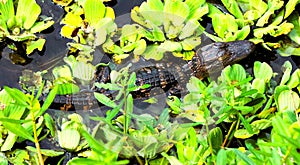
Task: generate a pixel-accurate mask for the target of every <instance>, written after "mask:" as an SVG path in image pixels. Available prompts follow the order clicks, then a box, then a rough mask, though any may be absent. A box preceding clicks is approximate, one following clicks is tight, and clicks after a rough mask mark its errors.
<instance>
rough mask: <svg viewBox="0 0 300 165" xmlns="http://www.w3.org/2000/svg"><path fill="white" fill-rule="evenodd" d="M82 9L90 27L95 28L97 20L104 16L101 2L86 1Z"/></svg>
mask: <svg viewBox="0 0 300 165" xmlns="http://www.w3.org/2000/svg"><path fill="white" fill-rule="evenodd" d="M83 8H84V12H85V13H84V14H85V19H86V20H87V22H88V23H89V24H90V25H91V26H92V27H95V26H96V25H97V24H98V22H99V20H101V19H102V18H104V16H105V10H106V8H105V6H104V4H103V2H102V1H98V0H86V1H85V3H84V7H83Z"/></svg>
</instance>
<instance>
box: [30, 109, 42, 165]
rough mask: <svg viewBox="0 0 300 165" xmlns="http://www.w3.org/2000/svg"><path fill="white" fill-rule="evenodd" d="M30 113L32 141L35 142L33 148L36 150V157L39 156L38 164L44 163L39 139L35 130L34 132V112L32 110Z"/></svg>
mask: <svg viewBox="0 0 300 165" xmlns="http://www.w3.org/2000/svg"><path fill="white" fill-rule="evenodd" d="M30 113H31V120H32V129H33V137H34V143H35V148H36V150H37V154H38V157H39V164H40V165H44V159H43V156H42V152H41V148H40V143H39V139H38V136H37V132H36V124H35V117H34V113H33V112H30Z"/></svg>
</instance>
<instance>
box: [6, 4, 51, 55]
mask: <svg viewBox="0 0 300 165" xmlns="http://www.w3.org/2000/svg"><path fill="white" fill-rule="evenodd" d="M0 13H1V15H0V28H1V30H0V39H1V41H5V39H10V40H12V41H15V42H24V44H23V45H24V46H25V47H26V54H31V53H32V52H33V51H34V50H35V49H38V50H40V51H41V50H42V49H43V46H44V44H45V42H46V40H45V39H43V38H38V37H37V36H36V35H35V33H39V32H41V31H43V30H45V29H47V28H49V27H50V26H52V25H53V24H54V21H53V20H51V18H50V17H39V15H40V14H41V8H40V6H39V5H38V4H37V3H36V1H35V0H19V1H18V5H17V9H16V12H15V8H14V2H13V0H6V1H1V2H0ZM38 20H39V21H38ZM9 47H10V48H11V49H13V50H17V47H16V46H15V45H14V44H10V43H9Z"/></svg>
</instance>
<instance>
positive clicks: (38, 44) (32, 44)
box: [26, 38, 46, 54]
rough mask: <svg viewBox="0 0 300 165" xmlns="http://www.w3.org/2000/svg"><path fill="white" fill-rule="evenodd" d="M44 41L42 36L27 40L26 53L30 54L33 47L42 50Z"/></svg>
mask: <svg viewBox="0 0 300 165" xmlns="http://www.w3.org/2000/svg"><path fill="white" fill-rule="evenodd" d="M45 43H46V40H45V39H43V38H40V39H38V40H36V41H29V42H28V45H27V47H26V54H31V53H32V52H33V51H34V50H35V49H38V50H39V51H42V50H43V47H44V45H45Z"/></svg>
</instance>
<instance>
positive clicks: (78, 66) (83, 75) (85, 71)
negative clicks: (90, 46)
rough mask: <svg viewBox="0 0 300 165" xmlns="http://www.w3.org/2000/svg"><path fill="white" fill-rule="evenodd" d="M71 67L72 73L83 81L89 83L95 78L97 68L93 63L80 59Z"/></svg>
mask: <svg viewBox="0 0 300 165" xmlns="http://www.w3.org/2000/svg"><path fill="white" fill-rule="evenodd" d="M71 68H72V75H73V76H74V77H75V78H78V79H79V80H81V81H82V82H83V83H88V82H89V81H91V80H92V79H93V78H94V72H95V70H96V68H95V66H93V65H92V64H91V63H86V62H81V61H79V62H75V63H74V64H73V66H72V67H71ZM86 81H88V82H86Z"/></svg>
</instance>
